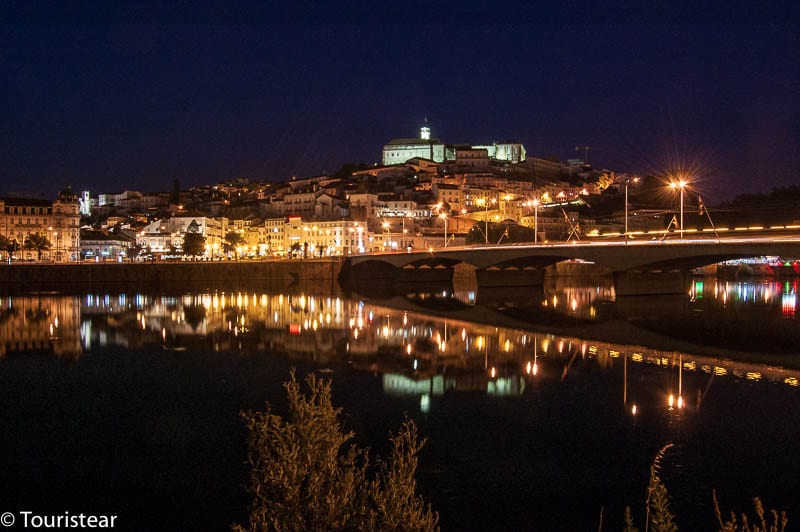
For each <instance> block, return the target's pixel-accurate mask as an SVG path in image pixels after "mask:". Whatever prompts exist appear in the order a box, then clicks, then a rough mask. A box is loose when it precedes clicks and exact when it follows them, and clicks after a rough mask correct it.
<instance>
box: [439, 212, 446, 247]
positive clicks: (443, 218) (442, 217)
mask: <svg viewBox="0 0 800 532" xmlns="http://www.w3.org/2000/svg"><path fill="white" fill-rule="evenodd" d="M439 218H441V219H442V220H444V247H447V213H445V212H443V213H442V214H440V215H439Z"/></svg>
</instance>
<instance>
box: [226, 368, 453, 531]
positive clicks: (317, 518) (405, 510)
mask: <svg viewBox="0 0 800 532" xmlns="http://www.w3.org/2000/svg"><path fill="white" fill-rule="evenodd" d="M306 384H307V387H308V393H307V394H304V393H302V392H301V389H300V388H301V387H300V383H299V382H298V381H297V380H296V379H295V374H294V371H292V373H291V377H290V380H289V381H288V382H286V383H284V387H285V389H286V392H287V395H288V399H289V415H288V419H287V420H284V419H283V418H282V417H281V416H278V415H276V414H273V413H272V412H271V410H270V406H269V404H267V408H266V410H265V411H261V412H246V413H243V414H242V416H243V417H244V419H245V422H246V424H247V428H248V430H249V433H250V437H249V441H248V458H249V462H250V465H251V467H252V469H251V474H250V487H249V491H250V493H252V495H253V501H252V504H251V507H250V515H249V521H248V523H247V525H245V526H242V525H237V526H235V527H234V530H239V531H242V530H253V531H255V530H258V531H261V530H287V531H304V530H420V531H421V530H436V529H438V527H437V523H438V519H439V517H438V514H436V512H433V511H432V510H431V508H430V506H429V505H426V504H425V503H424V501H423V500H422V498H421V497H420V496H419V495H417V493H416V481H415V480H414V474H415V472H416V467H417V455H418V453H419V451H420V449H421V448H422V446H423V444H424V442H422V441H420V440H418V438H417V431H416V425H415V424H414V423H413V421H406V422H405V423H404V424H403V426H402V427H401V429H400V431H399V432H398V433H397V434H396V435H395V436H393V437H392V438H391V441H392V453H391V458H390V459H389V461H383V460H378V461H377V462H376V464H375V466H372V467H370V465H369V460H368V455H367V452H366V451H365V450H363V449H361V448H359V447H357V446H356V445H355V444H353V443H351V440H352V438H353V433H352V432H345V431H344V430H343V428H342V425H341V422H340V420H339V418H340V415H341V409H340V408H336V407H334V406H333V403H332V401H331V383H330V381H329V380H324V379H318V378H317V377H316V376H314V374H309V376H308V377H307V378H306Z"/></svg>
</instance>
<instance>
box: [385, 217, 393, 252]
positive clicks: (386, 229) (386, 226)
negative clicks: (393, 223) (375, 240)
mask: <svg viewBox="0 0 800 532" xmlns="http://www.w3.org/2000/svg"><path fill="white" fill-rule="evenodd" d="M383 230H384V234H385V235H386V236H385V237H384V239H389V222H383ZM387 242H388V246H389V250H390V251H391V249H392V241H391V239H389V240H387V241H386V242H384V246H385V245H387Z"/></svg>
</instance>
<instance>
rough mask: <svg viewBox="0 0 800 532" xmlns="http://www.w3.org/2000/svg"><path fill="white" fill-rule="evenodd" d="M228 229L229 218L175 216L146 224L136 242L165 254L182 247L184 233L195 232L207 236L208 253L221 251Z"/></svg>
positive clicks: (155, 251)
mask: <svg viewBox="0 0 800 532" xmlns="http://www.w3.org/2000/svg"><path fill="white" fill-rule="evenodd" d="M227 231H228V219H227V218H208V217H205V216H173V217H172V218H168V219H166V220H157V221H155V222H153V223H151V224H149V225H148V226H146V227H145V228H144V229H142V231H140V232H139V233H138V234H137V235H136V243H137V244H138V245H140V246H142V249H144V250H149V252H150V253H152V254H156V255H163V254H166V253H169V252H171V251H177V250H180V249H182V248H183V237H184V235H185V234H186V233H187V232H195V233H200V234H201V235H203V236H204V237H205V239H206V241H205V244H206V251H207V253H208V251H209V250H219V252H220V253H221V251H222V243H223V241H224V239H225V234H226V233H227ZM208 254H209V256H210V253H208Z"/></svg>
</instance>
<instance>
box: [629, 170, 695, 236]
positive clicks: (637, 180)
mask: <svg viewBox="0 0 800 532" xmlns="http://www.w3.org/2000/svg"><path fill="white" fill-rule="evenodd" d="M638 182H639V178H638V177H634V178H633V179H627V180H625V242H626V243H627V241H628V185H629V184H631V183H638ZM682 229H683V222H681V230H682Z"/></svg>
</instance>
